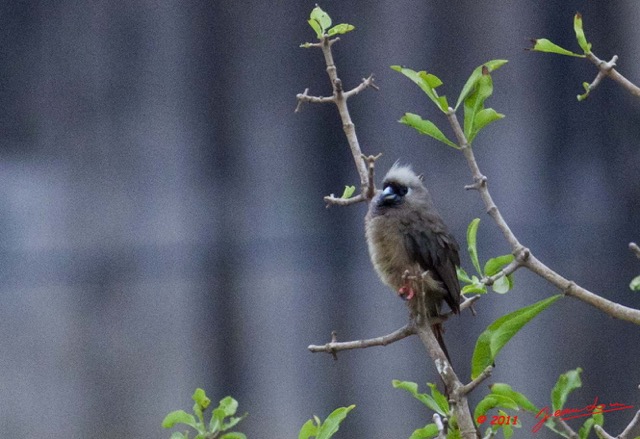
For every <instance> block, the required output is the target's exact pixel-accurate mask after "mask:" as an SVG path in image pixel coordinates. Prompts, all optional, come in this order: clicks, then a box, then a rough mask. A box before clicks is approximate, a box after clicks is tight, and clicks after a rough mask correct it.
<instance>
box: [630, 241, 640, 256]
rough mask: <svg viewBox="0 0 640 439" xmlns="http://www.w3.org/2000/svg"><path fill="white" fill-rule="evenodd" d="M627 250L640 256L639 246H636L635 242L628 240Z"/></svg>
mask: <svg viewBox="0 0 640 439" xmlns="http://www.w3.org/2000/svg"><path fill="white" fill-rule="evenodd" d="M629 250H631V251H632V252H633V253H635V255H636V256H637V257H638V258H640V247H638V244H636V243H635V242H630V243H629Z"/></svg>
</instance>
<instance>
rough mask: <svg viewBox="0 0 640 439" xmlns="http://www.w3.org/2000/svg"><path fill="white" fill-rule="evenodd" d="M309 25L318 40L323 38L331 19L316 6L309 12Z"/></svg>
mask: <svg viewBox="0 0 640 439" xmlns="http://www.w3.org/2000/svg"><path fill="white" fill-rule="evenodd" d="M309 25H310V26H311V27H312V28H313V30H314V31H315V32H316V36H317V37H318V39H319V40H321V39H322V38H324V33H325V32H326V30H327V29H329V27H331V17H329V14H327V13H326V12H324V11H323V10H322V9H320V7H319V6H316V7H315V8H313V10H312V11H311V15H309Z"/></svg>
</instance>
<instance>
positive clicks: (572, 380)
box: [551, 367, 582, 412]
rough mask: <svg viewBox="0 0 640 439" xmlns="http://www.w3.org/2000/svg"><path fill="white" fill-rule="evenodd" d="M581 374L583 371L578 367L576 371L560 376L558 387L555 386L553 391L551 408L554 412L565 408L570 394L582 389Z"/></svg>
mask: <svg viewBox="0 0 640 439" xmlns="http://www.w3.org/2000/svg"><path fill="white" fill-rule="evenodd" d="M581 372H582V369H581V368H579V367H578V368H577V369H575V370H570V371H568V372H566V373H563V374H561V375H560V377H559V378H558V381H557V382H556V385H555V386H553V390H551V407H552V408H553V411H554V412H555V411H556V410H561V409H563V408H564V404H565V403H566V402H567V397H568V396H569V393H571V392H572V391H574V390H575V389H579V388H580V387H582V381H581V380H580V373H581Z"/></svg>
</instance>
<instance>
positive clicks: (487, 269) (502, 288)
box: [484, 255, 514, 294]
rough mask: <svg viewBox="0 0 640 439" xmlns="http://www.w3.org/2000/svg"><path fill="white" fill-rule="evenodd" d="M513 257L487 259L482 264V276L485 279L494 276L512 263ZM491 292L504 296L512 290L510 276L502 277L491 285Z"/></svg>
mask: <svg viewBox="0 0 640 439" xmlns="http://www.w3.org/2000/svg"><path fill="white" fill-rule="evenodd" d="M513 259H514V257H513V255H502V256H498V257H495V258H491V259H489V260H488V261H487V262H486V263H485V264H484V275H485V276H487V277H490V276H494V275H496V274H498V272H500V270H502V268H503V267H504V266H505V265H507V264H509V263H511V261H513ZM492 288H493V291H495V292H496V293H499V294H504V293H506V292H508V291H509V290H511V288H513V278H512V277H511V275H509V276H502V277H500V278H498V279H496V281H495V282H494V283H493V285H492Z"/></svg>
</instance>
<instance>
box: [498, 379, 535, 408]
mask: <svg viewBox="0 0 640 439" xmlns="http://www.w3.org/2000/svg"><path fill="white" fill-rule="evenodd" d="M489 388H490V389H491V393H493V394H496V395H502V396H506V397H507V398H511V399H512V400H513V401H515V402H516V404H518V406H519V407H520V408H521V409H523V410H526V411H528V412H531V413H538V412H539V410H538V408H537V407H536V406H535V405H533V404H532V403H531V401H529V400H528V399H527V397H526V396H524V395H523V394H522V393H520V392H516V391H515V390H513V388H512V387H511V386H510V385H509V384H504V383H495V384H492V385H491V386H489Z"/></svg>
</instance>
